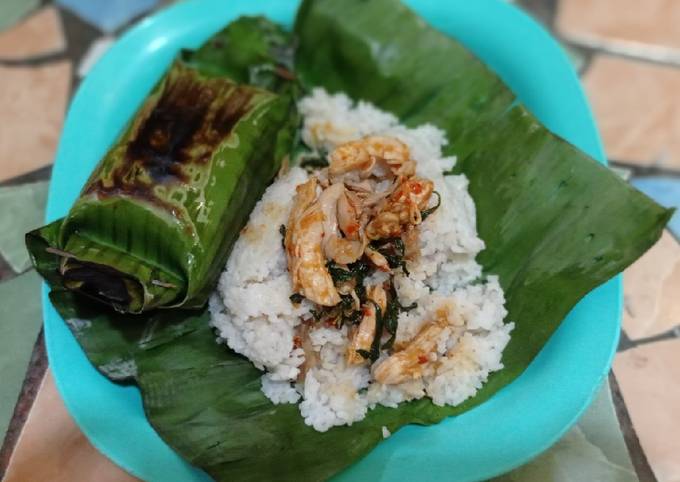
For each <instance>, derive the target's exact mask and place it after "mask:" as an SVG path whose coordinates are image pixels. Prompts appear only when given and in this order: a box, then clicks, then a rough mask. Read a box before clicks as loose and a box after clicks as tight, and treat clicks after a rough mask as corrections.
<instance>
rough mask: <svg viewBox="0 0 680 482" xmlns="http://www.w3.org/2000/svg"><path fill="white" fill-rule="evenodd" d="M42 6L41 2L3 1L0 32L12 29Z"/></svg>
mask: <svg viewBox="0 0 680 482" xmlns="http://www.w3.org/2000/svg"><path fill="white" fill-rule="evenodd" d="M38 5H40V0H1V1H0V31H1V30H5V29H6V28H9V27H11V26H12V25H14V24H15V23H17V22H18V21H19V20H21V19H22V18H24V17H25V16H26V15H28V14H29V12H31V11H32V10H35V9H36V8H37V7H38Z"/></svg>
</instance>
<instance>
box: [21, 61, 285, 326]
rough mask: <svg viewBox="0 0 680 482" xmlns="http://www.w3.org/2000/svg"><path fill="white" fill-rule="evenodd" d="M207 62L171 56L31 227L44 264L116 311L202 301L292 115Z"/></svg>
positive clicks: (274, 164) (278, 156)
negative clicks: (72, 199) (99, 153)
mask: <svg viewBox="0 0 680 482" xmlns="http://www.w3.org/2000/svg"><path fill="white" fill-rule="evenodd" d="M198 53H201V51H199V52H198ZM192 60H193V59H192ZM205 70H206V69H199V68H194V67H191V66H190V64H189V65H187V64H186V63H185V62H183V61H181V60H178V61H176V62H175V63H174V64H173V65H172V67H171V69H170V71H169V72H168V73H167V74H166V76H165V77H164V78H163V80H162V81H161V82H160V84H159V85H158V86H157V87H156V89H155V90H154V91H153V92H152V93H151V95H150V96H149V97H148V99H147V100H146V101H145V102H144V104H143V105H142V106H141V108H140V109H139V111H138V112H137V114H136V115H135V117H134V119H133V120H132V122H131V123H130V124H129V126H128V127H127V129H126V130H125V132H124V133H123V135H122V136H121V137H120V138H119V140H118V141H117V142H116V143H115V145H114V146H113V147H112V148H111V149H110V150H109V152H108V153H107V154H106V156H105V157H104V159H103V160H102V161H101V162H100V163H99V165H98V166H97V167H96V169H95V170H94V172H93V173H92V175H91V176H90V178H89V180H88V181H87V183H86V185H85V187H84V188H83V190H82V192H81V195H80V197H79V199H78V200H77V201H76V203H75V205H74V206H73V207H72V209H71V211H70V212H69V214H68V216H66V218H64V219H63V220H60V221H57V222H56V223H54V224H53V225H50V226H47V227H45V228H42V229H40V230H37V231H35V232H33V233H30V234H29V236H28V245H29V250H30V252H31V254H32V256H33V258H34V261H35V262H36V263H35V264H36V266H38V267H39V268H40V267H42V266H43V265H44V264H45V260H46V258H50V257H52V258H53V259H52V262H51V263H50V267H49V269H44V268H43V269H42V271H43V275H45V276H46V277H50V278H52V280H53V281H58V282H59V283H60V284H61V285H63V286H64V287H65V288H67V289H70V290H75V291H79V292H82V293H84V294H86V295H88V296H90V297H93V298H96V299H98V300H101V301H103V302H105V303H107V304H109V305H111V306H113V307H114V308H115V309H116V310H118V311H121V312H129V313H140V312H143V311H147V310H149V309H152V308H168V307H177V306H182V307H189V308H190V307H200V306H202V305H203V304H204V303H205V301H206V299H207V296H208V294H209V291H210V289H211V288H212V285H213V281H214V280H215V279H216V277H217V275H218V274H219V272H220V270H221V269H222V266H223V264H224V262H225V259H226V256H227V255H228V253H229V250H230V248H231V245H232V244H233V242H234V240H235V239H236V237H237V236H238V232H239V229H240V227H241V226H242V225H243V223H244V222H245V220H246V219H247V216H248V215H249V213H250V210H251V209H252V207H253V205H254V204H255V202H256V201H257V199H258V198H259V197H260V195H261V194H262V192H263V191H264V188H265V187H266V185H267V183H268V182H269V181H270V180H271V179H272V177H273V176H274V174H275V173H276V171H277V170H278V168H279V166H280V163H281V160H282V157H283V156H284V154H285V149H284V148H282V145H283V147H285V144H286V141H287V140H288V139H290V138H292V137H291V136H289V135H288V133H289V131H290V133H291V134H292V131H291V129H289V127H288V126H289V125H290V124H291V122H290V120H291V118H294V111H293V109H294V105H293V101H292V98H291V96H290V95H287V94H277V93H274V92H271V91H268V90H264V89H262V88H259V87H254V86H251V85H246V84H239V83H237V82H234V81H233V80H231V79H229V78H226V77H220V76H215V75H212V74H214V72H208V73H204V71H205ZM236 74H238V72H236ZM290 127H291V128H293V127H294V126H292V125H290ZM277 144H278V146H277Z"/></svg>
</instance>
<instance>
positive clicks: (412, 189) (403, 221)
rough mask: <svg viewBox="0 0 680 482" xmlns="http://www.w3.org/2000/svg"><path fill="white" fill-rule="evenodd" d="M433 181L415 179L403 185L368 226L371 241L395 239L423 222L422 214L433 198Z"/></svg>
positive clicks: (406, 181) (367, 231) (395, 191)
mask: <svg viewBox="0 0 680 482" xmlns="http://www.w3.org/2000/svg"><path fill="white" fill-rule="evenodd" d="M433 189H434V184H432V181H429V180H426V179H420V178H417V177H413V178H411V179H407V180H405V181H404V182H402V183H401V185H400V186H399V187H398V188H397V189H395V190H394V192H393V193H392V194H391V195H390V197H389V198H388V199H387V200H386V201H385V203H384V204H383V205H382V207H381V209H380V211H379V212H378V213H377V214H376V215H375V216H374V217H373V219H372V220H371V222H369V223H368V226H366V234H367V235H368V238H369V239H382V238H394V237H397V236H399V235H400V234H401V233H402V231H404V230H405V228H407V227H409V226H416V225H418V224H420V222H421V221H422V218H421V214H420V212H421V211H422V210H423V209H425V208H426V207H427V203H428V201H429V200H430V196H432V191H433Z"/></svg>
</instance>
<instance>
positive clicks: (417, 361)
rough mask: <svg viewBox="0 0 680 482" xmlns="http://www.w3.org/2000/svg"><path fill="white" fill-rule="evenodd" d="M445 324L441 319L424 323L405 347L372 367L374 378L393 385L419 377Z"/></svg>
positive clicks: (435, 346) (433, 350) (433, 351)
mask: <svg viewBox="0 0 680 482" xmlns="http://www.w3.org/2000/svg"><path fill="white" fill-rule="evenodd" d="M446 326H447V325H446V323H444V322H442V321H441V320H438V321H433V322H430V323H428V324H427V325H425V326H424V327H423V328H422V329H421V330H420V332H419V333H418V334H417V335H416V336H415V337H414V338H413V340H411V342H410V343H409V344H408V345H407V346H406V348H404V349H403V350H401V351H398V352H396V353H395V354H393V355H391V356H390V357H388V358H386V359H385V360H383V361H382V362H381V363H380V364H378V365H377V366H376V367H375V368H374V370H373V376H374V377H375V379H376V380H377V381H378V382H379V383H383V384H385V385H394V384H398V383H403V382H405V381H408V380H415V379H417V378H420V377H421V376H422V375H423V369H424V367H425V365H426V364H427V363H428V362H429V361H430V354H431V353H435V349H436V348H437V341H438V340H439V337H440V335H441V334H442V332H443V331H444V330H445V329H446Z"/></svg>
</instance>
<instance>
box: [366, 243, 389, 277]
mask: <svg viewBox="0 0 680 482" xmlns="http://www.w3.org/2000/svg"><path fill="white" fill-rule="evenodd" d="M364 254H365V255H366V257H367V258H368V259H369V260H371V263H373V265H374V266H375V267H376V268H378V269H379V270H380V271H385V272H388V271H390V264H389V263H388V262H387V258H385V256H383V255H382V254H380V253H379V252H378V251H376V250H375V249H373V248H371V247H370V246H366V249H365V250H364Z"/></svg>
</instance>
